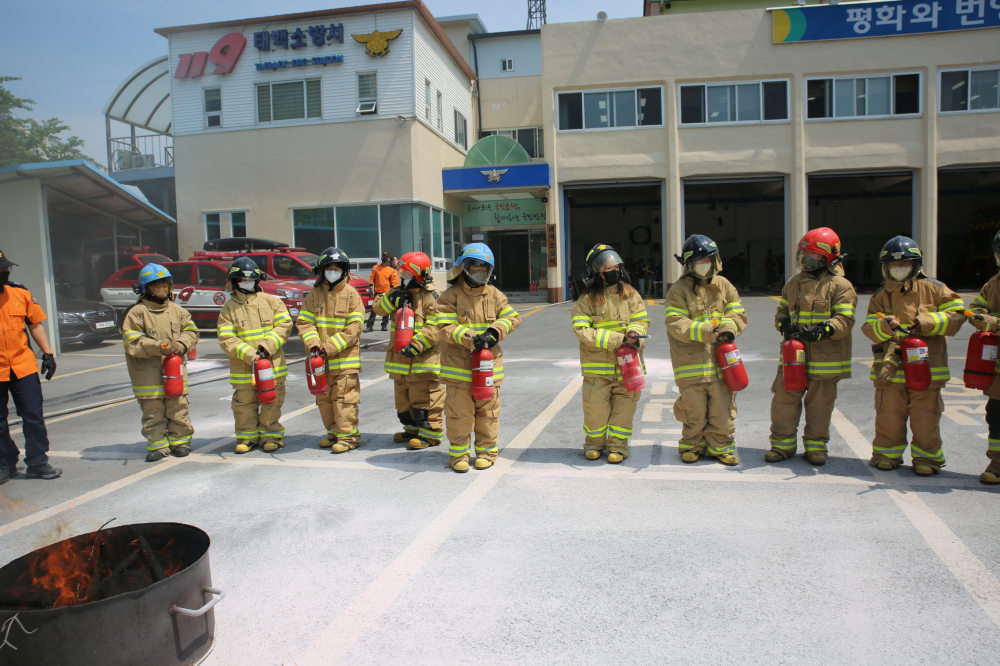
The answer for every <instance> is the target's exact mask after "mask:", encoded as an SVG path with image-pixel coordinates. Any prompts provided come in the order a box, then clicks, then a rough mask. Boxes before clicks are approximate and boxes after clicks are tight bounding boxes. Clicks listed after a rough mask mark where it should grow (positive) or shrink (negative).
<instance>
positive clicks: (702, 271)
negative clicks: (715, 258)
mask: <svg viewBox="0 0 1000 666" xmlns="http://www.w3.org/2000/svg"><path fill="white" fill-rule="evenodd" d="M691 270H693V271H694V273H695V275H698V276H700V277H705V276H706V275H708V273H709V271H711V270H712V262H711V261H710V262H708V263H705V264H693V265H692V267H691Z"/></svg>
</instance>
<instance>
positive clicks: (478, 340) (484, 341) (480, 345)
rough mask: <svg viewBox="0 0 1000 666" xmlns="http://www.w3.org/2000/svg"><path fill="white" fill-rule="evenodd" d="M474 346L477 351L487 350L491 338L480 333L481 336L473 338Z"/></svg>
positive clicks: (486, 334)
mask: <svg viewBox="0 0 1000 666" xmlns="http://www.w3.org/2000/svg"><path fill="white" fill-rule="evenodd" d="M472 344H473V346H474V347H475V348H476V351H479V350H480V349H486V347H487V346H488V345H489V344H490V336H489V334H488V333H480V334H479V335H474V336H472Z"/></svg>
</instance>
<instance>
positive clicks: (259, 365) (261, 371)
mask: <svg viewBox="0 0 1000 666" xmlns="http://www.w3.org/2000/svg"><path fill="white" fill-rule="evenodd" d="M250 383H251V384H252V385H253V387H254V389H256V391H257V399H258V400H260V401H261V402H263V403H268V402H274V399H275V397H277V395H278V389H277V382H275V381H274V365H273V364H272V363H271V361H269V360H268V359H266V358H259V359H257V362H256V363H254V364H253V373H252V374H251V375H250Z"/></svg>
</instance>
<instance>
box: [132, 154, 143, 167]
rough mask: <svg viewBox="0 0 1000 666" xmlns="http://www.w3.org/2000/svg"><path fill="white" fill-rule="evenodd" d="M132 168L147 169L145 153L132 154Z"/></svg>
mask: <svg viewBox="0 0 1000 666" xmlns="http://www.w3.org/2000/svg"><path fill="white" fill-rule="evenodd" d="M132 168H133V169H145V168H146V158H145V156H143V155H133V156H132Z"/></svg>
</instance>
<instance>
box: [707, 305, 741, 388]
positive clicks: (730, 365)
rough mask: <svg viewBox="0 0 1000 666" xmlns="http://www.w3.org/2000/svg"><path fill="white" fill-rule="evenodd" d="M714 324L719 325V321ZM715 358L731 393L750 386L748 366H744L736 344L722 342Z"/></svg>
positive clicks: (727, 341) (726, 341)
mask: <svg viewBox="0 0 1000 666" xmlns="http://www.w3.org/2000/svg"><path fill="white" fill-rule="evenodd" d="M713 322H714V323H715V324H716V325H718V320H717V319H715V320H713ZM715 358H716V359H718V361H719V368H720V369H721V370H722V376H723V378H724V379H725V380H726V386H728V387H729V390H730V391H742V390H743V389H745V388H746V387H747V386H749V385H750V378H749V377H747V369H746V366H744V365H743V358H742V357H740V350H739V348H737V346H736V343H735V342H731V341H729V340H721V341H720V342H719V346H718V348H716V350H715Z"/></svg>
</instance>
